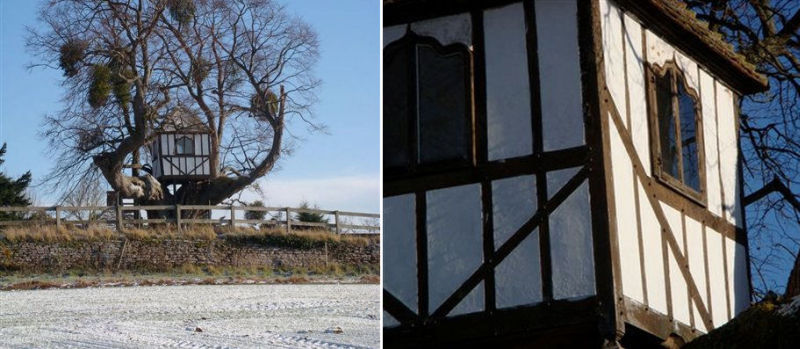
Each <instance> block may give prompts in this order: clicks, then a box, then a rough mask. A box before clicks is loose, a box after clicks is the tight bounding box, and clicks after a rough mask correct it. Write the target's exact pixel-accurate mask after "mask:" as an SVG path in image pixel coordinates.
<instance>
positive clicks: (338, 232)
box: [333, 211, 342, 234]
mask: <svg viewBox="0 0 800 349" xmlns="http://www.w3.org/2000/svg"><path fill="white" fill-rule="evenodd" d="M333 214H334V219H335V220H336V234H341V233H342V230H341V229H340V228H339V211H334V212H333Z"/></svg>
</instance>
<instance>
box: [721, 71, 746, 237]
mask: <svg viewBox="0 0 800 349" xmlns="http://www.w3.org/2000/svg"><path fill="white" fill-rule="evenodd" d="M717 121H718V122H719V125H717V130H718V132H719V158H720V176H721V177H722V193H723V210H724V211H725V217H726V218H727V219H728V221H729V222H731V223H733V224H736V225H737V226H738V225H739V224H740V223H741V219H738V218H739V215H740V212H739V211H740V210H739V209H738V205H737V202H738V197H739V193H738V191H737V190H736V182H737V177H738V176H737V173H736V160H737V156H738V143H737V132H736V130H737V127H738V125H736V118H735V116H734V108H733V94H732V93H731V91H730V90H729V89H728V88H727V87H725V86H724V85H722V84H720V83H719V82H717Z"/></svg>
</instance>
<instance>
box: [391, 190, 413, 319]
mask: <svg viewBox="0 0 800 349" xmlns="http://www.w3.org/2000/svg"><path fill="white" fill-rule="evenodd" d="M415 212H416V203H415V198H414V194H406V195H400V196H392V197H388V198H384V199H383V243H384V246H391V248H386V249H384V251H383V276H384V277H383V287H384V288H385V289H386V290H387V291H389V292H390V293H391V294H392V295H394V296H395V297H396V298H397V299H399V300H400V301H401V302H402V303H403V304H405V305H406V306H407V307H408V308H409V309H411V310H412V311H414V312H416V311H417V247H416V246H417V243H416V241H417V235H416V231H417V229H416V226H417V220H416V214H415Z"/></svg>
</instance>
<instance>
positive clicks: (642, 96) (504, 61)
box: [383, 0, 767, 347]
mask: <svg viewBox="0 0 800 349" xmlns="http://www.w3.org/2000/svg"><path fill="white" fill-rule="evenodd" d="M384 16H385V17H384V28H383V29H384V30H383V35H384V40H383V43H384V48H383V54H384V68H383V69H384V72H383V74H384V75H383V76H384V91H383V94H384V105H383V107H384V116H383V122H384V128H383V129H384V134H383V140H384V154H383V158H384V163H383V164H384V165H383V166H384V198H383V212H384V218H383V219H384V237H383V238H384V243H385V246H390V247H391V248H387V249H385V255H384V264H383V265H384V289H383V300H384V301H383V304H384V339H385V345H386V346H387V347H408V346H462V345H464V346H481V345H508V346H526V347H527V346H530V347H553V346H556V347H561V346H564V347H592V346H593V347H599V346H601V345H603V344H604V343H605V344H606V345H609V344H610V345H612V346H614V345H621V346H626V347H627V346H630V347H640V346H646V345H649V344H653V343H659V342H660V341H662V340H664V339H666V338H668V337H670V336H672V337H675V336H680V337H681V338H683V339H684V340H690V339H692V338H694V337H696V336H698V335H700V334H702V333H705V332H708V331H710V330H712V329H714V328H716V327H718V326H721V325H723V324H724V323H726V322H727V321H729V320H730V319H731V318H733V317H734V316H736V314H738V313H739V312H741V311H742V310H744V309H745V308H746V307H747V306H748V305H749V302H750V292H751V290H750V272H749V268H748V263H749V259H748V254H747V251H748V245H747V235H746V232H745V230H744V227H745V217H744V214H743V209H742V204H741V199H742V194H741V190H742V185H741V169H740V167H739V166H740V162H739V149H738V126H737V125H738V117H739V114H738V107H737V106H738V99H739V98H741V96H742V95H744V94H749V93H755V92H759V91H762V90H764V89H766V88H767V86H766V79H765V78H764V77H763V76H760V75H759V74H757V73H756V72H755V70H754V68H753V67H752V66H751V65H749V64H747V63H746V62H744V60H743V58H742V57H741V56H739V55H737V54H736V53H735V51H734V50H733V48H731V47H730V46H729V45H727V44H725V43H724V42H722V41H721V40H720V39H719V37H718V36H715V35H713V34H712V33H711V32H710V31H709V29H708V28H707V27H706V26H705V25H703V24H702V23H700V22H699V21H698V20H696V19H695V18H694V15H693V13H692V12H691V11H688V10H686V9H685V8H683V7H681V6H680V5H679V4H678V3H676V2H674V1H667V0H587V1H578V0H564V1H538V0H536V1H533V0H526V1H509V0H491V1H490V0H486V1H466V0H463V1H461V0H459V1H446V2H445V1H433V0H384Z"/></svg>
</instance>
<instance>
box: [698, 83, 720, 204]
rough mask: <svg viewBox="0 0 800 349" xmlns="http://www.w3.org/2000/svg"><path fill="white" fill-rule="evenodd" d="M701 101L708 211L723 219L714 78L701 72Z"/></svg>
mask: <svg viewBox="0 0 800 349" xmlns="http://www.w3.org/2000/svg"><path fill="white" fill-rule="evenodd" d="M700 101H701V103H702V109H703V112H702V114H703V140H704V141H705V144H704V148H705V150H706V163H705V170H706V193H707V195H708V210H709V211H711V213H713V214H715V215H717V216H719V217H722V190H721V189H720V186H719V180H720V179H719V152H718V151H717V150H718V148H717V117H716V112H717V110H716V108H715V96H714V78H713V77H711V75H709V74H708V73H707V72H706V71H705V70H702V69H701V70H700Z"/></svg>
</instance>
